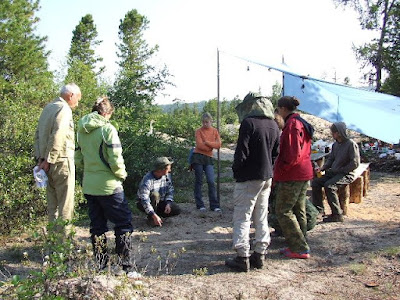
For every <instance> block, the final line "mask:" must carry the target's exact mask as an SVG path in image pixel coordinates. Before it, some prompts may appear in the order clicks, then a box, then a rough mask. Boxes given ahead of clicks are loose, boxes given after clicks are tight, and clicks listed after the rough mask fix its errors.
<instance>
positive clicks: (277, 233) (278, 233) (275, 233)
mask: <svg viewBox="0 0 400 300" xmlns="http://www.w3.org/2000/svg"><path fill="white" fill-rule="evenodd" d="M271 236H272V237H280V236H283V232H282V231H281V230H276V229H275V231H273V232H272V233H271Z"/></svg>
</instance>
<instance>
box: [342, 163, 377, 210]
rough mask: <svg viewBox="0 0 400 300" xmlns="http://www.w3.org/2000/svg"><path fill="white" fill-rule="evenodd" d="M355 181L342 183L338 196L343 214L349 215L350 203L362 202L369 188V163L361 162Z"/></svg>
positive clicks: (356, 171)
mask: <svg viewBox="0 0 400 300" xmlns="http://www.w3.org/2000/svg"><path fill="white" fill-rule="evenodd" d="M354 173H355V176H354V178H355V179H354V181H353V182H352V183H350V184H346V185H340V186H339V189H338V197H339V202H340V207H341V208H342V210H343V215H347V210H348V205H349V203H357V204H358V203H361V202H362V199H363V197H365V196H366V195H367V193H368V190H369V182H370V169H369V163H361V164H360V165H359V166H358V168H357V169H355V171H354Z"/></svg>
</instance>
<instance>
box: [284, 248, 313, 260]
mask: <svg viewBox="0 0 400 300" xmlns="http://www.w3.org/2000/svg"><path fill="white" fill-rule="evenodd" d="M281 253H282V252H281ZM282 254H283V255H285V256H286V257H288V258H299V259H308V258H310V253H308V251H307V252H301V253H297V252H292V251H291V250H290V249H289V248H287V249H286V251H285V252H283V253H282Z"/></svg>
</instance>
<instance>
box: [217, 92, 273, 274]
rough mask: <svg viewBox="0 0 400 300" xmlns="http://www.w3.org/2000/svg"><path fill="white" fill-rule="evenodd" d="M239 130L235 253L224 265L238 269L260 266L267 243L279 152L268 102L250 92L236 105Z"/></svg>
mask: <svg viewBox="0 0 400 300" xmlns="http://www.w3.org/2000/svg"><path fill="white" fill-rule="evenodd" d="M236 111H237V113H238V116H239V121H240V122H241V124H240V129H239V137H238V141H237V146H236V151H235V155H234V162H233V166H232V169H233V176H234V178H235V179H236V184H235V190H234V194H233V197H234V212H233V249H234V250H236V254H237V256H236V257H234V258H233V259H228V260H226V261H225V264H226V265H227V266H228V267H230V268H232V269H234V270H236V271H241V272H248V271H249V269H250V266H251V267H254V268H258V269H261V268H262V267H263V265H264V258H265V254H266V252H267V248H268V245H269V243H270V240H271V238H270V233H269V228H268V218H267V216H268V198H269V194H270V192H271V183H272V165H273V162H274V160H275V158H276V157H277V156H278V154H279V129H278V126H277V124H276V122H275V120H274V109H273V106H272V103H271V101H269V100H268V99H267V98H265V97H262V96H261V95H258V94H254V93H249V94H248V95H247V96H246V97H245V98H244V100H243V102H242V103H240V104H239V105H238V106H237V107H236ZM251 218H253V224H254V227H255V230H256V232H255V248H254V252H253V253H252V254H251V256H250V255H249V254H250V253H249V252H250V242H249V234H250V224H251Z"/></svg>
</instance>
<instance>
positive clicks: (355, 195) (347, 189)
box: [311, 153, 370, 215]
mask: <svg viewBox="0 0 400 300" xmlns="http://www.w3.org/2000/svg"><path fill="white" fill-rule="evenodd" d="M327 155H328V153H313V154H311V160H312V161H315V162H316V163H317V164H318V165H319V166H320V167H322V166H323V164H324V160H325V156H327ZM354 173H355V176H354V178H355V179H354V181H353V182H351V183H349V184H346V185H339V186H338V198H339V202H340V207H341V209H342V210H343V215H347V210H348V205H349V203H361V202H362V199H363V197H365V196H366V195H367V192H368V190H369V182H370V169H369V163H361V164H360V165H359V166H358V168H357V169H355V171H354ZM323 197H324V199H325V198H326V196H325V193H323Z"/></svg>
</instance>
